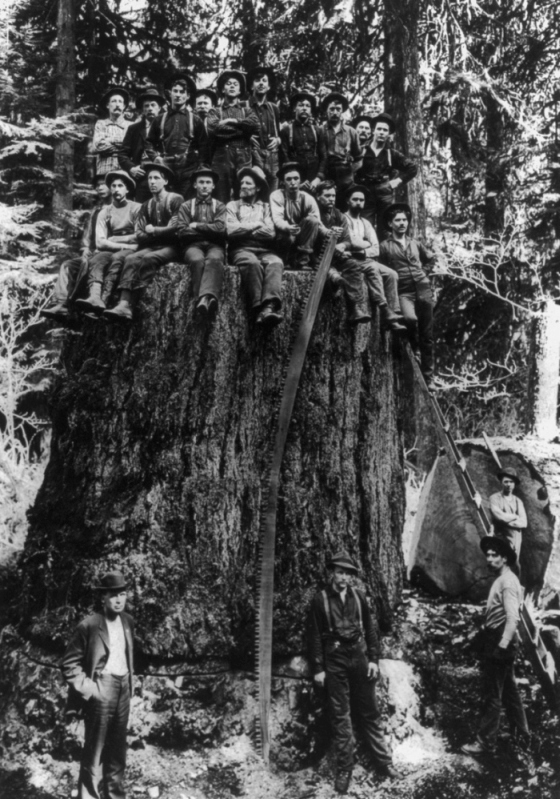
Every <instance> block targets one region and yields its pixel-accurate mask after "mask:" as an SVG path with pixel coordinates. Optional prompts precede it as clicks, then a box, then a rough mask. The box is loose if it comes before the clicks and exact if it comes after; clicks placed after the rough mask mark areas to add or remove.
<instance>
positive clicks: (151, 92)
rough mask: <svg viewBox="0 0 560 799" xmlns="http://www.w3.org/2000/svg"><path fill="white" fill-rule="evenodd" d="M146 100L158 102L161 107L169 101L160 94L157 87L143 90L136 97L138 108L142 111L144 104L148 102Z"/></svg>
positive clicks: (148, 87)
mask: <svg viewBox="0 0 560 799" xmlns="http://www.w3.org/2000/svg"><path fill="white" fill-rule="evenodd" d="M146 100H156V101H157V102H158V103H159V104H160V105H164V104H165V103H166V102H167V100H166V99H165V97H164V96H163V95H162V94H160V93H159V91H158V89H157V87H156V86H147V87H146V88H145V89H142V91H141V92H140V94H139V95H138V96H137V97H136V108H137V109H138V110H139V111H141V110H142V104H143V103H145V102H146Z"/></svg>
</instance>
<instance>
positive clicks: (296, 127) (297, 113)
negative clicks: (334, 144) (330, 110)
mask: <svg viewBox="0 0 560 799" xmlns="http://www.w3.org/2000/svg"><path fill="white" fill-rule="evenodd" d="M290 108H291V109H292V113H293V116H294V119H293V121H292V122H287V123H286V124H285V125H284V126H283V127H282V129H281V131H280V139H281V162H282V163H283V164H284V163H286V161H297V162H298V164H300V166H301V168H302V184H301V187H302V189H304V191H313V190H314V189H316V188H317V186H318V185H319V183H320V182H321V181H322V180H323V179H324V176H325V169H326V162H327V149H326V145H325V135H324V131H323V128H322V127H320V126H319V125H316V124H315V122H314V119H313V118H314V117H315V115H316V113H317V100H316V98H315V97H314V96H313V95H312V94H309V93H308V92H296V93H295V94H293V95H292V96H291V97H290Z"/></svg>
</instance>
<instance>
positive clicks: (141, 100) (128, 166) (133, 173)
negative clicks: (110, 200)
mask: <svg viewBox="0 0 560 799" xmlns="http://www.w3.org/2000/svg"><path fill="white" fill-rule="evenodd" d="M164 105H165V97H163V95H161V94H160V93H159V91H158V90H157V89H156V87H155V86H148V87H147V88H146V89H144V90H143V91H142V92H141V93H140V94H139V95H138V97H137V98H136V108H137V110H138V111H140V112H141V114H142V116H141V117H140V119H139V120H138V122H133V123H132V125H129V127H128V128H127V131H126V133H125V134H124V140H123V143H122V147H121V150H120V152H119V165H120V168H121V169H124V170H125V172H128V174H129V175H130V177H131V178H133V179H134V180H135V181H136V194H135V195H134V199H135V200H136V202H139V203H143V202H146V200H149V199H150V197H151V193H150V189H149V188H148V180H147V178H146V173H145V172H144V170H143V168H142V161H148V160H149V158H148V154H147V152H146V140H147V138H148V134H149V132H150V128H151V125H152V122H153V121H154V119H156V117H158V116H159V114H160V112H161V109H162V108H163V106H164Z"/></svg>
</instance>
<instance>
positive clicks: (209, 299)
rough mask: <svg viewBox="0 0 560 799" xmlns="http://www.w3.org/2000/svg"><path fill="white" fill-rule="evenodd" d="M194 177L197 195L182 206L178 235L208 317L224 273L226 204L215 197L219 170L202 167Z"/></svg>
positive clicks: (200, 308)
mask: <svg viewBox="0 0 560 799" xmlns="http://www.w3.org/2000/svg"><path fill="white" fill-rule="evenodd" d="M193 177H194V187H195V190H196V197H195V198H194V199H193V200H187V202H185V203H183V205H182V206H181V208H180V209H179V216H178V218H177V235H178V237H179V242H180V243H181V245H182V246H183V247H184V248H185V252H184V255H183V260H184V262H185V263H186V264H187V266H188V267H190V269H191V272H192V276H193V292H194V295H195V297H197V298H198V302H197V306H196V311H197V313H198V315H199V316H200V317H202V318H209V317H211V316H214V315H215V314H216V312H217V310H218V301H219V298H220V292H221V289H222V280H223V276H224V261H225V241H226V207H225V205H224V204H223V203H221V202H219V200H215V199H214V198H213V197H212V192H213V191H214V189H215V187H216V184H217V182H218V175H217V174H216V172H214V171H213V170H212V169H209V168H208V167H204V166H202V167H199V168H198V169H197V170H196V172H195V173H194V175H193Z"/></svg>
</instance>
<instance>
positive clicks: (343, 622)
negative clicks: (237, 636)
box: [310, 552, 400, 794]
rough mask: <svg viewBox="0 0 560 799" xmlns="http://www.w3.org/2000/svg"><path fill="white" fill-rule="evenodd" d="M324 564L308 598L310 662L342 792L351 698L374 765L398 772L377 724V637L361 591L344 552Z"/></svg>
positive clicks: (349, 751) (346, 780) (348, 768)
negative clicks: (324, 703)
mask: <svg viewBox="0 0 560 799" xmlns="http://www.w3.org/2000/svg"><path fill="white" fill-rule="evenodd" d="M327 568H328V569H329V570H330V580H329V584H328V586H327V588H326V589H324V590H323V591H319V592H318V593H317V594H315V596H314V598H313V600H312V603H311V618H310V626H311V662H312V667H313V673H314V680H315V683H316V684H317V685H318V686H319V687H321V688H323V687H326V689H327V694H328V702H329V712H330V716H331V723H332V727H333V732H334V744H335V751H336V765H337V774H336V782H335V790H336V791H337V792H338V793H340V794H345V793H346V792H347V791H348V787H349V785H350V779H351V776H352V766H353V749H354V742H353V736H352V719H351V716H350V707H351V700H352V707H355V709H356V712H357V713H358V715H359V718H360V721H361V726H362V729H363V733H364V737H365V742H366V744H367V747H368V749H369V751H370V753H371V756H372V758H373V761H374V763H375V766H376V767H377V769H378V770H379V771H380V772H381V773H382V774H385V775H387V776H389V777H393V778H398V777H400V774H399V773H398V771H397V770H396V769H395V768H394V766H393V763H392V758H391V755H390V753H389V750H388V749H387V744H386V742H385V736H384V734H383V728H382V726H381V723H380V713H379V709H378V707H377V702H376V698H375V688H374V684H375V681H376V680H377V678H378V676H379V666H378V663H377V661H378V659H379V640H378V636H377V632H376V629H375V622H374V619H373V618H372V615H371V612H370V610H369V607H368V604H367V601H366V598H365V595H364V594H363V593H362V592H361V591H358V590H356V589H355V588H354V587H353V585H352V577H353V576H354V575H356V574H357V573H358V569H357V568H356V565H355V564H354V562H353V560H352V559H351V558H350V556H349V555H348V554H347V553H346V552H338V553H337V554H336V555H334V557H332V558H331V559H330V561H329V562H328V563H327Z"/></svg>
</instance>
